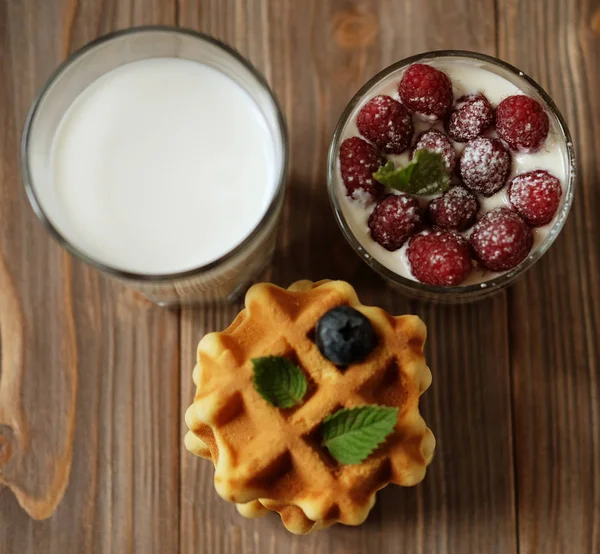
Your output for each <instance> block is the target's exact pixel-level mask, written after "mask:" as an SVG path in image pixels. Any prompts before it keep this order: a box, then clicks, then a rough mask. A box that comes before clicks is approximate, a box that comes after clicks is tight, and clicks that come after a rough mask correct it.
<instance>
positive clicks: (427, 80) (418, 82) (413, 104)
mask: <svg viewBox="0 0 600 554" xmlns="http://www.w3.org/2000/svg"><path fill="white" fill-rule="evenodd" d="M398 92H399V93H400V99H401V100H402V102H404V105H405V106H406V107H407V108H408V109H409V110H412V111H413V112H416V113H417V114H418V115H420V116H423V117H424V118H425V119H429V120H431V121H436V120H438V119H440V118H441V117H443V116H444V115H445V114H446V112H447V111H448V110H449V109H450V106H452V98H453V96H452V83H451V82H450V79H449V78H448V75H446V74H445V73H444V72H442V71H440V70H439V69H436V68H435V67H431V66H430V65H425V64H422V63H415V64H413V65H411V66H410V67H409V68H408V69H407V70H406V71H405V73H404V75H403V76H402V80H401V81H400V84H399V85H398Z"/></svg>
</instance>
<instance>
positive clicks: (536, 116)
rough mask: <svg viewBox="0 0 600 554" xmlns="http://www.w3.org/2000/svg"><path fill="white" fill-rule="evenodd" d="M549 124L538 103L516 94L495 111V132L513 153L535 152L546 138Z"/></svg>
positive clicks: (503, 101)
mask: <svg viewBox="0 0 600 554" xmlns="http://www.w3.org/2000/svg"><path fill="white" fill-rule="evenodd" d="M549 128H550V122H549V121H548V114H547V113H546V112H545V111H544V108H542V106H540V103H539V102H537V101H536V100H534V99H533V98H529V96H524V95H523V94H518V95H516V96H509V97H508V98H505V99H504V100H502V102H500V104H498V108H497V109H496V131H498V136H499V137H500V138H501V139H502V140H504V141H505V142H506V143H507V144H508V147H509V148H510V149H511V150H513V151H515V152H535V151H536V150H539V149H540V148H541V147H542V144H543V143H544V141H545V140H546V137H547V136H548V129H549Z"/></svg>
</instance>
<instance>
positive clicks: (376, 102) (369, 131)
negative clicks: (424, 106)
mask: <svg viewBox="0 0 600 554" xmlns="http://www.w3.org/2000/svg"><path fill="white" fill-rule="evenodd" d="M356 124H357V126H358V130H359V131H360V134H361V135H362V136H363V137H365V138H366V139H367V140H369V141H371V142H372V143H373V144H374V145H375V146H377V148H379V149H380V150H381V151H382V152H386V153H388V154H401V153H402V152H404V151H405V150H406V149H407V148H408V147H409V145H410V141H411V139H412V136H413V133H414V131H415V125H414V123H413V120H412V117H411V116H410V113H408V110H407V109H406V108H405V107H404V106H403V105H402V104H400V102H398V101H397V100H394V99H393V98H392V97H391V96H384V95H380V96H375V97H374V98H371V100H369V101H368V102H367V103H366V104H365V105H364V106H363V107H362V108H361V110H360V112H358V117H357V118H356Z"/></svg>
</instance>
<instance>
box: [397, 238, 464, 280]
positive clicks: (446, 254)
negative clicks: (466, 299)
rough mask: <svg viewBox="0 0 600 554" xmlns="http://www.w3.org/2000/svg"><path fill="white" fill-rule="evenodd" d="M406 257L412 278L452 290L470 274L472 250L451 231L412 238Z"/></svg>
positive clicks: (462, 239)
mask: <svg viewBox="0 0 600 554" xmlns="http://www.w3.org/2000/svg"><path fill="white" fill-rule="evenodd" d="M406 255H407V257H408V262H409V264H410V269H411V271H412V273H413V275H414V276H415V277H416V278H417V279H418V280H419V281H421V282H422V283H427V284H428V285H436V286H439V287H452V286H454V285H459V284H460V283H462V282H463V281H464V280H465V279H466V278H467V277H468V276H469V273H471V269H472V264H471V249H470V248H469V244H468V243H467V241H466V240H465V239H464V238H463V237H461V236H460V235H457V234H455V233H451V232H448V231H437V232H434V233H432V232H429V231H424V232H423V233H419V234H418V235H415V236H414V237H412V238H411V239H410V241H409V243H408V248H407V249H406Z"/></svg>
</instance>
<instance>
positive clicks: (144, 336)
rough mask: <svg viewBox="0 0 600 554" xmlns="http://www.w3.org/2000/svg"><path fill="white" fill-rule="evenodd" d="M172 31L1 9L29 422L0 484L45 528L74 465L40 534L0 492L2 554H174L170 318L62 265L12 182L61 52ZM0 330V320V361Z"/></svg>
mask: <svg viewBox="0 0 600 554" xmlns="http://www.w3.org/2000/svg"><path fill="white" fill-rule="evenodd" d="M174 18H175V4H174V2H172V1H170V0H164V1H163V0H152V1H150V2H148V1H145V0H127V1H122V0H119V1H117V0H112V1H96V0H85V1H75V0H57V1H54V2H46V1H42V0H19V1H18V2H12V1H11V2H0V27H1V29H2V32H0V50H1V52H0V64H1V65H0V68H1V73H0V74H1V83H2V86H1V87H0V106H1V108H0V114H1V115H0V117H1V118H2V125H1V127H0V156H1V162H0V172H1V173H0V198H1V200H2V201H1V202H0V225H1V229H2V233H1V237H0V252H2V254H3V255H4V257H5V259H6V265H7V267H8V271H9V272H10V274H11V275H12V278H13V282H14V284H15V287H16V290H17V295H18V297H19V300H20V303H21V306H22V310H23V318H24V326H23V328H24V344H25V347H24V361H23V365H22V374H21V375H20V381H19V389H20V390H18V391H17V392H16V395H15V396H16V398H15V404H16V405H17V409H18V410H21V412H22V420H23V421H24V422H25V423H26V426H24V427H23V428H20V429H19V433H20V435H22V436H17V439H18V447H19V449H20V450H19V459H18V461H19V463H18V464H14V462H15V459H14V458H13V461H11V462H9V465H6V466H5V467H4V468H2V471H3V479H7V480H8V482H9V483H11V484H12V483H16V484H17V486H16V487H14V488H15V490H16V491H17V493H19V492H20V491H21V490H24V491H25V492H26V494H27V498H29V497H31V498H33V499H41V500H43V501H44V503H43V504H42V506H41V509H39V510H38V509H36V508H35V507H33V508H32V504H31V503H30V502H28V501H23V498H25V497H23V496H22V495H20V496H19V499H20V500H21V502H22V504H23V505H24V507H25V508H27V509H29V511H30V512H31V514H32V515H34V516H36V517H45V516H48V515H50V511H51V510H52V508H54V506H55V504H56V503H57V502H58V501H59V500H60V497H61V496H62V492H63V490H64V488H65V486H66V485H67V477H68V475H69V466H71V472H70V480H69V482H68V488H67V490H66V493H65V495H64V498H63V499H62V502H61V503H60V505H59V507H58V509H57V510H56V512H55V513H54V515H53V516H52V517H51V518H49V519H47V520H45V521H41V522H40V521H34V520H32V519H31V518H30V517H29V516H28V515H27V514H26V513H25V512H24V511H23V510H22V509H21V508H20V507H19V506H18V505H17V502H16V501H15V499H14V497H13V496H12V494H11V492H10V490H9V489H8V488H5V489H3V490H2V491H0V537H1V538H0V552H2V553H3V554H4V553H5V552H7V553H10V554H13V553H19V554H20V553H29V552H31V553H33V552H39V551H40V548H41V549H42V550H44V551H47V552H57V553H58V552H60V553H65V552H78V553H79V552H82V553H83V552H85V553H88V552H98V553H100V552H102V553H104V552H115V553H119V554H120V553H123V552H134V551H135V552H177V550H178V541H179V537H178V523H177V522H178V510H179V440H178V431H179V421H178V413H179V376H178V371H179V314H178V313H177V312H168V311H164V310H161V309H159V308H156V307H153V306H151V305H150V304H148V303H147V302H145V301H143V300H140V299H139V298H138V297H137V296H134V295H133V294H132V293H130V292H128V291H127V290H125V289H124V288H123V287H122V286H121V285H119V284H115V283H113V282H109V281H108V280H106V279H105V278H103V277H102V276H100V275H99V274H98V273H96V272H94V271H91V270H89V269H88V268H86V267H84V266H83V265H82V264H79V263H77V262H74V261H71V258H70V257H69V256H67V255H66V254H64V253H63V251H62V250H61V249H60V248H59V247H58V246H57V245H56V244H54V243H53V242H52V241H51V240H50V239H49V238H48V235H47V234H46V233H45V231H44V230H43V229H42V227H41V225H40V224H39V223H38V221H37V220H36V218H35V216H34V215H33V213H32V211H31V209H30V208H29V206H28V204H27V202H26V200H25V197H24V194H23V193H22V184H21V178H20V174H19V170H18V160H19V140H20V135H21V130H22V125H23V122H24V119H25V115H26V112H27V109H28V107H29V104H30V103H31V101H32V100H33V97H34V94H35V93H36V91H37V89H38V88H39V87H40V86H41V85H42V84H43V82H44V81H45V79H46V78H47V76H48V75H49V73H50V72H51V71H52V70H53V69H54V67H55V66H56V65H57V64H58V63H59V62H60V61H62V59H64V57H65V56H66V55H67V54H68V53H69V52H71V51H72V50H73V49H75V48H77V47H79V46H81V45H83V44H84V43H85V42H87V41H89V40H92V39H94V38H95V37H97V36H98V35H100V34H104V33H106V32H109V31H111V30H113V29H117V28H124V27H129V26H131V25H133V24H142V23H174ZM3 315H4V314H3ZM4 330H5V329H4V321H3V329H2V339H3V342H4V343H5V344H3V345H2V346H3V348H2V350H3V352H2V354H3V355H4V354H8V353H10V351H9V348H8V346H7V344H6V337H5V333H4ZM3 373H4V367H3ZM76 376H78V380H76ZM9 377H10V375H2V376H0V378H1V379H3V382H4V379H5V378H9ZM75 392H76V395H77V402H75ZM2 408H3V410H4V409H5V408H6V406H4V405H3V406H2ZM11 413H15V411H14V408H12V409H11ZM73 423H76V425H75V427H73ZM71 453H72V454H73V456H72V462H71ZM9 470H10V473H9ZM7 474H8V478H7V477H6V476H7ZM57 475H58V477H56V476H57ZM57 479H58V481H59V485H60V486H56V487H55V486H54V484H53V483H54V482H55V481H56V480H57ZM53 487H54V489H53ZM50 493H52V494H50ZM27 498H25V500H27Z"/></svg>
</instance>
